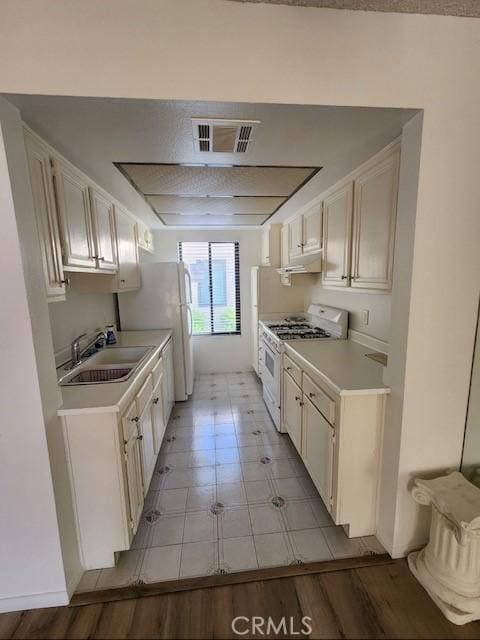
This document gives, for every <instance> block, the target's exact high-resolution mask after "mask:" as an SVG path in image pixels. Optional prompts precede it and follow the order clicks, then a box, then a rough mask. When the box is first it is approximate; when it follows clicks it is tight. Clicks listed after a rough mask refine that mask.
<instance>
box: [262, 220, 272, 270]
mask: <svg viewBox="0 0 480 640" xmlns="http://www.w3.org/2000/svg"><path fill="white" fill-rule="evenodd" d="M269 250H270V230H269V228H268V227H267V228H266V229H264V230H263V231H262V253H261V256H262V257H261V263H262V264H263V265H265V266H267V267H268V266H269V264H270V255H269Z"/></svg>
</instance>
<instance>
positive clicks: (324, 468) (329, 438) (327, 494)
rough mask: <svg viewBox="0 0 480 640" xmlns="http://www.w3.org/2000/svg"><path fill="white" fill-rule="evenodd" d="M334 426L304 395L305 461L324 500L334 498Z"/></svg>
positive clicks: (327, 502) (329, 501)
mask: <svg viewBox="0 0 480 640" xmlns="http://www.w3.org/2000/svg"><path fill="white" fill-rule="evenodd" d="M334 442H335V432H334V428H333V427H332V425H331V424H330V423H328V422H327V421H326V420H325V418H324V417H323V416H322V414H321V413H320V411H319V410H318V409H317V408H316V407H315V405H314V404H313V403H312V402H310V400H309V399H308V398H307V397H305V396H304V400H303V415H302V457H303V462H304V464H305V466H306V468H307V471H308V473H309V474H310V476H311V478H312V480H313V482H314V484H315V486H316V487H317V489H318V493H319V494H320V496H321V498H322V500H323V502H324V503H325V504H326V505H327V506H329V505H330V503H331V500H332V479H333V478H332V474H333V445H334Z"/></svg>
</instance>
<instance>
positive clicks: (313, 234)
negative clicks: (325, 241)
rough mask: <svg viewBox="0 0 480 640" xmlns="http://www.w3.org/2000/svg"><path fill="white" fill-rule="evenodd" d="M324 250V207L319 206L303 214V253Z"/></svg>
mask: <svg viewBox="0 0 480 640" xmlns="http://www.w3.org/2000/svg"><path fill="white" fill-rule="evenodd" d="M321 248H322V205H321V204H317V205H316V206H315V207H312V208H311V209H310V210H309V211H307V212H306V213H304V214H303V253H304V254H305V253H315V252H316V251H320V249H321Z"/></svg>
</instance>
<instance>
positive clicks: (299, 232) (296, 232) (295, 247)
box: [288, 216, 303, 263]
mask: <svg viewBox="0 0 480 640" xmlns="http://www.w3.org/2000/svg"><path fill="white" fill-rule="evenodd" d="M302 246H303V219H302V216H297V217H296V218H294V219H293V220H292V221H291V222H289V223H288V260H289V263H290V262H291V261H292V260H293V259H295V258H298V257H299V256H301V255H302Z"/></svg>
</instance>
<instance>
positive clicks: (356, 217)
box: [351, 149, 400, 289]
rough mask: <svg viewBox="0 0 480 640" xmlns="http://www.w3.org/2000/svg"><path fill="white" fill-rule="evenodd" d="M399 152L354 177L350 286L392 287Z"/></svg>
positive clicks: (396, 151)
mask: <svg viewBox="0 0 480 640" xmlns="http://www.w3.org/2000/svg"><path fill="white" fill-rule="evenodd" d="M399 166H400V151H399V150H398V149H397V150H395V151H394V152H392V153H391V154H389V155H388V156H387V157H385V158H384V159H383V160H382V161H380V162H379V163H378V164H376V165H375V166H373V167H372V168H371V169H368V170H367V171H365V172H364V173H362V174H361V175H360V176H359V177H358V178H357V179H356V180H355V199H354V206H353V244H352V269H351V275H352V280H351V286H352V287H365V288H369V289H390V288H391V286H392V271H393V249H394V242H395V223H396V214H397V194H398V173H399Z"/></svg>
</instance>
